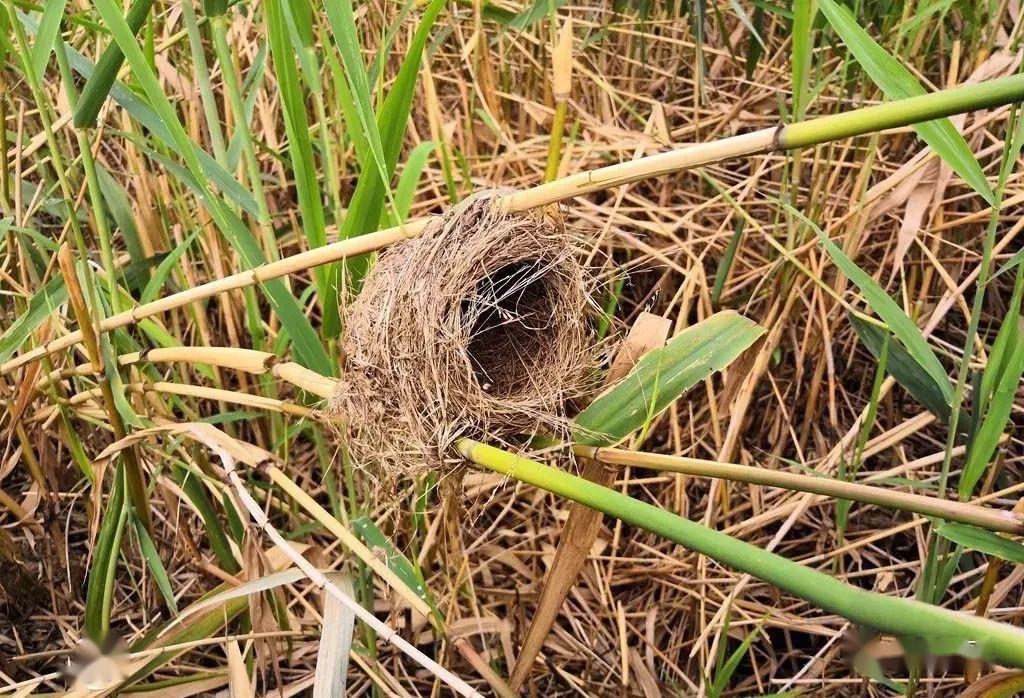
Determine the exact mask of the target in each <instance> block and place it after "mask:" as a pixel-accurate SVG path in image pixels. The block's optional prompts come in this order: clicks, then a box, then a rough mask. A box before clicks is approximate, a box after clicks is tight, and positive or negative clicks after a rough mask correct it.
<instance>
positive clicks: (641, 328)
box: [509, 312, 672, 691]
mask: <svg viewBox="0 0 1024 698" xmlns="http://www.w3.org/2000/svg"><path fill="white" fill-rule="evenodd" d="M671 332H672V323H671V322H670V321H669V320H668V319H667V318H663V317H661V316H660V315H654V314H653V313H647V312H644V313H640V315H639V317H637V319H636V321H635V322H634V323H633V327H632V328H630V330H629V334H628V335H626V338H625V339H624V340H623V342H622V344H621V345H620V347H619V349H618V351H616V353H615V358H614V359H613V360H612V364H611V366H610V367H609V368H608V372H607V373H606V374H605V376H604V380H603V386H604V387H605V388H607V387H608V386H611V385H615V384H616V383H618V382H619V381H620V380H622V379H623V378H625V377H626V375H627V374H628V373H629V372H630V371H631V370H632V369H633V366H635V365H636V362H637V361H639V359H640V357H641V356H643V355H644V354H646V353H647V352H649V351H652V350H653V349H657V348H658V347H662V346H664V345H665V340H667V339H668V336H669V334H671ZM582 460H583V464H582V465H583V473H582V475H583V477H584V478H586V479H587V480H590V481H591V482H596V483H597V484H599V485H604V486H605V487H610V486H611V485H612V484H614V482H615V476H616V475H617V470H618V469H617V468H610V467H608V466H607V465H605V464H603V463H600V462H598V461H596V460H592V459H590V458H586V457H584V458H583V459H582ZM603 518H604V517H603V515H602V514H601V512H599V511H596V510H594V509H591V508H590V507H588V506H586V505H583V504H580V503H579V502H573V503H572V506H570V507H569V516H568V518H566V520H565V525H564V526H563V527H562V531H561V533H560V534H559V536H558V548H557V549H556V550H555V557H554V559H553V560H552V561H551V566H550V567H549V568H548V572H547V573H546V574H545V575H544V584H543V586H542V587H541V590H540V596H539V597H538V599H537V604H536V607H535V608H534V612H533V617H532V618H531V619H530V625H529V627H528V628H527V630H526V635H525V636H524V637H523V641H522V643H521V644H520V650H519V656H518V657H516V661H515V664H514V665H513V667H512V673H511V674H510V675H509V685H510V686H511V687H512V690H514V691H518V690H519V688H520V687H521V686H522V685H523V683H524V682H525V681H526V679H527V678H528V677H529V675H530V671H531V669H533V662H534V660H535V659H536V658H537V655H538V654H540V651H541V648H542V647H543V646H544V642H545V641H546V640H547V637H548V634H549V633H550V632H551V628H552V627H553V626H554V624H555V620H556V619H557V618H558V612H559V610H561V608H562V604H563V603H565V599H566V597H567V596H568V595H569V592H570V591H571V590H572V588H573V586H574V585H575V584H576V580H577V579H578V578H579V574H580V570H582V569H583V565H584V564H586V562H587V559H588V558H589V557H590V551H591V549H592V548H593V546H594V541H596V540H597V536H598V534H599V533H600V532H601V521H602V519H603Z"/></svg>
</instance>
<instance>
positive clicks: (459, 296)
mask: <svg viewBox="0 0 1024 698" xmlns="http://www.w3.org/2000/svg"><path fill="white" fill-rule="evenodd" d="M582 258H583V255H582V254H581V250H580V249H579V247H578V245H577V244H576V241H575V240H574V238H573V236H572V235H571V234H570V233H569V232H567V231H566V229H565V227H564V226H563V225H562V224H561V222H560V221H559V220H556V219H555V218H554V217H553V216H552V213H551V212H541V211H538V212H530V213H509V212H508V211H506V210H503V207H502V206H501V204H500V199H498V198H496V197H495V196H494V195H493V194H485V195H478V196H475V197H473V198H471V199H469V200H467V201H465V202H463V203H461V204H459V205H457V206H455V207H453V208H452V209H450V210H449V211H448V212H447V213H445V214H444V215H442V216H440V217H439V218H438V219H436V220H434V221H433V222H432V223H431V224H430V225H429V227H428V228H427V229H426V230H425V231H424V232H423V234H422V235H420V236H419V237H417V238H414V239H411V240H407V241H405V242H402V243H399V244H397V245H395V246H393V247H391V248H390V249H388V250H387V251H386V252H384V253H382V254H381V255H380V258H379V260H378V261H377V264H376V265H374V267H373V268H372V270H371V271H370V273H369V274H368V275H367V277H366V279H365V283H364V285H363V288H362V291H361V292H360V293H359V295H358V297H357V298H356V300H354V301H353V302H352V303H351V304H350V305H349V306H348V307H347V308H345V309H344V312H343V315H344V319H345V336H344V339H343V342H342V348H343V350H344V370H343V372H342V377H341V381H340V383H339V387H338V390H337V392H336V393H335V394H334V396H333V397H332V399H331V411H332V412H333V413H335V414H336V415H338V416H340V417H341V420H342V422H343V423H344V424H345V427H346V430H347V432H348V445H349V449H350V452H351V454H352V456H353V457H354V459H355V462H356V463H358V464H360V465H362V466H367V467H373V466H377V467H380V468H381V469H382V470H383V472H384V473H386V474H388V475H393V476H398V475H402V474H415V473H416V472H419V471H422V470H424V469H436V468H441V467H444V466H446V465H447V466H448V467H449V468H450V467H451V466H453V465H456V464H458V463H460V462H461V461H460V460H459V459H458V458H457V457H455V456H454V454H453V453H451V451H450V448H451V445H452V442H453V441H454V440H455V439H457V438H459V437H462V436H471V437H475V438H481V437H485V438H490V439H497V440H502V439H503V438H505V437H509V436H513V435H520V434H530V433H533V432H535V431H537V430H539V429H543V430H545V431H550V432H554V433H556V434H557V433H562V432H563V431H564V430H565V428H566V426H567V423H568V422H567V419H566V417H565V405H566V403H567V401H569V400H571V399H572V398H574V397H576V396H578V395H579V394H581V392H582V391H583V389H584V388H585V384H586V383H587V382H588V380H589V379H590V377H591V376H592V370H591V369H592V367H593V356H594V350H593V346H592V338H591V321H590V320H591V312H590V311H591V309H592V305H593V301H592V296H591V292H592V283H591V282H592V279H591V277H590V275H589V274H588V273H587V270H586V268H585V266H584V264H583V262H582V261H581V260H582Z"/></svg>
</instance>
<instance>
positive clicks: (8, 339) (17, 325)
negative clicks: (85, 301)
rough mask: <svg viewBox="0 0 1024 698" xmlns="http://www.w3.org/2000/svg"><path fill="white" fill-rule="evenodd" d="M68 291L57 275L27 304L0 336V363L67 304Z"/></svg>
mask: <svg viewBox="0 0 1024 698" xmlns="http://www.w3.org/2000/svg"><path fill="white" fill-rule="evenodd" d="M67 300H68V290H67V287H65V286H64V279H63V277H61V276H60V275H59V274H58V275H56V276H54V277H53V278H52V279H50V281H49V282H47V284H46V285H45V286H43V287H42V288H41V289H39V290H38V291H36V293H35V295H34V296H32V298H31V299H30V300H29V302H28V309H27V310H25V312H23V313H22V314H21V315H19V316H18V319H17V320H16V321H15V322H14V324H12V325H11V326H10V327H8V328H7V329H6V330H4V333H3V334H2V335H0V363H2V362H4V361H6V360H7V359H9V358H11V356H12V355H13V354H14V352H15V351H17V350H18V347H20V346H21V345H22V344H24V343H25V341H26V340H28V338H29V337H31V336H32V333H33V332H35V331H36V329H37V328H38V327H39V326H40V325H42V324H43V322H44V321H45V320H46V319H47V318H49V317H50V316H51V315H53V314H54V313H56V312H57V310H58V308H60V306H62V305H64V304H65V303H67Z"/></svg>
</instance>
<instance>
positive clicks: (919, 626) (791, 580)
mask: <svg viewBox="0 0 1024 698" xmlns="http://www.w3.org/2000/svg"><path fill="white" fill-rule="evenodd" d="M457 445H458V448H459V451H460V452H461V453H462V455H463V456H464V457H465V458H466V459H467V460H469V461H472V462H473V463H475V464H477V465H478V466H481V467H484V468H486V469H488V470H491V471H494V472H496V473H500V474H502V475H506V476H508V477H510V478H513V479H515V480H519V481H520V482H525V483H527V484H530V485H534V486H535V487H539V488H541V489H544V490H546V491H548V492H551V493H553V494H556V495H559V496H563V497H567V498H569V499H572V500H574V501H577V502H581V503H582V504H586V505H587V506H589V507H593V508H594V509H597V510H598V511H602V512H604V513H605V514H608V515H610V516H614V517H615V518H617V519H619V520H621V521H623V522H625V523H627V524H630V525H633V526H637V527H639V528H642V529H644V530H646V531H650V532H651V533H654V534H656V535H659V536H662V537H664V538H667V539H668V540H672V541H674V542H676V543H679V544H680V545H683V546H685V547H686V548H688V549H690V550H693V551H696V552H699V553H701V554H703V555H706V556H708V557H710V558H712V559H714V560H717V561H718V562H720V563H721V564H723V565H727V566H729V567H731V568H733V569H735V570H738V571H741V572H745V573H747V574H750V575H752V576H754V577H757V578H758V579H761V580H762V581H765V582H768V583H770V584H773V585H774V586H776V587H778V588H779V589H782V590H784V591H786V592H788V593H790V594H792V595H794V596H796V597H798V598H801V599H804V600H805V601H808V602H810V603H813V604H815V605H816V606H818V607H819V608H822V609H824V610H827V611H831V612H833V613H836V614H838V615H841V616H843V617H844V618H847V619H849V620H851V621H853V622H855V623H858V624H860V625H863V626H867V627H870V628H873V629H875V630H878V631H881V632H885V633H890V634H894V635H897V636H901V637H906V636H911V637H913V638H914V639H915V640H916V641H919V642H921V643H923V644H924V646H926V647H927V648H928V650H929V651H930V652H932V653H934V654H954V653H955V654H965V655H969V656H978V657H984V658H987V659H990V660H992V661H996V662H999V663H1002V664H1007V665H1012V666H1016V667H1021V666H1024V631H1022V630H1020V629H1018V628H1016V627H1014V626H1012V625H1008V624H1005V623H998V622H995V621H991V620H987V619H982V618H979V617H977V616H974V615H971V614H963V613H957V612H955V611H949V610H947V609H944V608H940V607H938V606H931V605H929V604H925V603H922V602H920V601H914V600H910V599H903V598H898V597H892V596H886V595H883V594H877V593H874V592H870V591H865V590H864V589H860V588H857V587H854V586H851V585H849V584H846V583H844V582H841V581H839V580H838V579H836V578H834V577H831V576H829V575H827V574H824V573H821V572H817V571H815V570H813V569H810V568H808V567H804V566H803V565H800V564H798V563H796V562H793V561H792V560H788V559H786V558H784V557H780V556H778V555H775V554H773V553H770V552H768V551H766V550H763V549H761V548H758V547H757V546H754V545H751V544H750V543H746V542H744V541H741V540H738V539H735V538H731V537H730V536H728V535H726V534H724V533H720V532H718V531H714V530H711V529H709V528H706V527H705V526H702V525H700V524H698V523H694V522H693V521H690V520H688V519H684V518H683V517H681V516H678V515H676V514H673V513H671V512H668V511H665V510H664V509H659V508H658V507H656V506H653V505H651V504H647V503H646V502H641V501H639V500H636V499H633V498H631V497H628V496H626V495H624V494H621V493H619V492H617V491H615V490H611V489H608V488H606V487H602V486H600V485H597V484H595V483H593V482H590V481H589V480H585V479H583V478H580V477H576V476H575V475H570V474H569V473H566V472H563V471H561V470H557V469H555V468H551V467H549V466H546V465H543V464H541V463H538V462H536V461H533V460H530V459H529V458H524V457H522V456H518V455H516V454H514V453H509V452H508V451H503V450H501V449H499V448H495V447H493V446H488V445H486V444H482V443H479V442H477V441H472V440H470V439H461V440H459V442H458V444H457Z"/></svg>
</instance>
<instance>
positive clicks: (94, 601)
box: [85, 461, 128, 644]
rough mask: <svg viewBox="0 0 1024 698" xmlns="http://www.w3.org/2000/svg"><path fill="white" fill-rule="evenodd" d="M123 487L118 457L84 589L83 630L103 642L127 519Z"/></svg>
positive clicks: (122, 468) (98, 642)
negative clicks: (112, 485) (111, 487)
mask: <svg viewBox="0 0 1024 698" xmlns="http://www.w3.org/2000/svg"><path fill="white" fill-rule="evenodd" d="M126 489H127V485H126V483H125V466H124V462H123V461H121V462H119V463H118V466H117V471H116V472H115V474H114V487H113V489H112V490H111V493H110V497H109V499H108V500H107V506H106V507H105V508H104V509H103V523H102V524H101V525H100V532H99V535H98V536H97V538H96V547H95V548H94V550H93V553H92V561H91V563H90V565H89V582H88V584H87V586H86V591H85V632H86V633H87V634H88V635H89V637H91V638H92V639H93V641H95V642H96V643H97V644H102V643H103V640H104V639H105V638H106V636H107V632H109V630H110V609H111V605H112V604H113V599H114V584H115V583H116V581H117V574H116V572H117V560H118V557H119V555H120V551H121V536H122V534H123V533H124V527H125V523H126V521H127V520H128V502H127V499H126V497H125V490H126Z"/></svg>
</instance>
